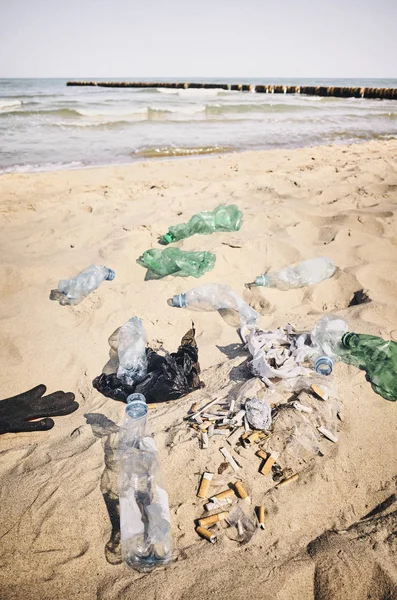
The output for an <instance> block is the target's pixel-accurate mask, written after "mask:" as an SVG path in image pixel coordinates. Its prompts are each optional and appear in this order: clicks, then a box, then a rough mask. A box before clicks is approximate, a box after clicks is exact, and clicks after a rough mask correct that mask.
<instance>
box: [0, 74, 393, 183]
mask: <svg viewBox="0 0 397 600" xmlns="http://www.w3.org/2000/svg"><path fill="white" fill-rule="evenodd" d="M87 79H88V78H87ZM109 80H110V78H109V79H104V81H109ZM139 80H140V81H145V79H141V78H140V79H139ZM151 80H152V81H153V80H154V81H156V79H151ZM160 80H161V81H182V82H183V81H189V80H190V81H192V78H186V79H183V78H182V79H179V80H178V79H177V80H175V79H164V78H161V79H160ZM66 81H67V80H66V79H0V173H12V172H28V171H50V170H55V169H75V168H82V167H89V166H102V165H113V164H127V163H131V162H133V161H137V160H141V161H142V160H153V159H156V158H164V157H167V158H179V157H186V156H196V155H204V154H220V153H222V152H237V151H242V150H260V149H270V148H297V147H308V146H317V145H320V144H346V143H356V142H363V141H366V140H371V139H379V140H387V139H391V138H396V137H397V100H379V99H377V100H369V99H366V98H328V97H324V98H323V97H316V96H304V95H299V94H298V95H289V94H285V95H284V94H259V93H251V92H234V91H226V90H221V89H211V90H204V89H186V90H185V89H180V90H175V89H161V88H145V89H133V88H125V89H120V88H101V87H67V86H66ZM96 81H100V80H98V79H96ZM114 81H121V80H117V79H115V80H114ZM123 81H133V79H130V80H128V79H123ZM147 81H149V80H147ZM157 81H158V80H157ZM194 81H196V82H204V81H206V82H210V83H211V82H212V83H214V82H218V83H248V84H268V85H269V84H275V85H276V84H283V85H326V86H348V87H397V79H288V78H284V79H275V78H270V79H266V78H263V79H244V78H241V79H222V78H219V79H199V78H196V79H194Z"/></svg>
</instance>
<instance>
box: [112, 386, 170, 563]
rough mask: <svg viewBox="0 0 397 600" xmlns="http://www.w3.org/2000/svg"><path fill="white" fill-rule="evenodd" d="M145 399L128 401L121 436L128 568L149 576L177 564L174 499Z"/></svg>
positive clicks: (122, 505) (138, 397) (122, 525)
mask: <svg viewBox="0 0 397 600" xmlns="http://www.w3.org/2000/svg"><path fill="white" fill-rule="evenodd" d="M147 410H148V408H147V404H146V400H145V397H144V396H143V395H142V394H131V396H129V397H128V398H127V407H126V410H125V418H124V421H123V423H122V425H121V427H120V431H119V445H118V456H119V459H120V461H121V470H120V479H119V495H120V536H121V554H122V558H123V560H124V562H125V563H126V564H127V565H129V566H130V567H133V568H134V569H137V570H138V571H142V572H148V571H152V570H153V569H154V568H155V567H157V566H161V565H165V564H167V563H168V562H170V561H171V559H172V535H171V520H170V509H169V503H168V494H167V491H166V489H165V485H164V481H163V475H162V472H161V468H160V464H159V460H158V454H157V449H156V445H155V443H154V440H153V438H152V437H151V436H150V433H149V427H148V422H147Z"/></svg>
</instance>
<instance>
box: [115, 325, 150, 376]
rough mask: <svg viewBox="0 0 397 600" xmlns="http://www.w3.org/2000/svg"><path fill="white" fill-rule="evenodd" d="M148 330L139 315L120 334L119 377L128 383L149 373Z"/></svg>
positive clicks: (118, 350) (124, 326)
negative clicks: (147, 356)
mask: <svg viewBox="0 0 397 600" xmlns="http://www.w3.org/2000/svg"><path fill="white" fill-rule="evenodd" d="M146 342H147V340H146V332H145V329H144V327H143V324H142V321H141V319H140V318H139V317H133V318H132V319H130V320H129V321H127V323H125V324H124V325H123V326H122V327H120V330H119V335H118V348H117V352H118V357H119V368H118V370H117V377H118V379H120V380H121V381H122V382H123V383H126V384H127V385H133V384H134V383H139V381H142V379H144V378H145V376H146V373H147V358H146Z"/></svg>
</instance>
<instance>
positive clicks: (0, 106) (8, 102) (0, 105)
mask: <svg viewBox="0 0 397 600" xmlns="http://www.w3.org/2000/svg"><path fill="white" fill-rule="evenodd" d="M20 106H22V102H21V101H20V100H12V99H11V98H0V111H1V112H3V110H5V111H6V112H11V111H10V108H14V109H15V108H19V107H20Z"/></svg>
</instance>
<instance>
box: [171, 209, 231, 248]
mask: <svg viewBox="0 0 397 600" xmlns="http://www.w3.org/2000/svg"><path fill="white" fill-rule="evenodd" d="M242 222H243V213H242V212H241V211H240V210H239V208H238V207H237V206H236V205H235V204H229V205H226V204H219V206H217V207H216V208H215V209H214V210H213V211H212V212H209V211H204V212H201V213H198V214H197V215H193V217H192V218H191V219H190V220H189V221H188V222H187V223H180V224H179V225H173V226H171V227H170V228H169V229H168V233H166V234H165V235H163V237H161V238H160V243H161V244H170V243H171V242H176V241H178V240H183V239H185V238H187V237H190V236H191V235H194V234H195V233H202V234H206V235H209V234H210V233H214V232H215V231H238V230H239V229H240V227H241V225H242Z"/></svg>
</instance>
